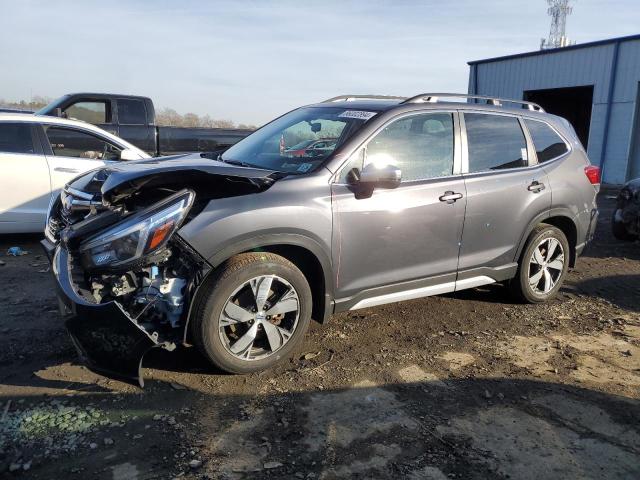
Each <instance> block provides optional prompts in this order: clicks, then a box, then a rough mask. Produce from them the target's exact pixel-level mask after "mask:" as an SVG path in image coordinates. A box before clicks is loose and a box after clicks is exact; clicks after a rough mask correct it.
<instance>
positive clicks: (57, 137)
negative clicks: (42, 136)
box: [46, 127, 122, 160]
mask: <svg viewBox="0 0 640 480" xmlns="http://www.w3.org/2000/svg"><path fill="white" fill-rule="evenodd" d="M46 133H47V138H48V139H49V143H50V144H51V150H53V154H54V155H55V156H56V157H74V158H88V159H91V160H119V159H120V151H121V150H122V149H121V148H120V147H118V146H117V145H115V144H113V143H111V142H108V141H106V140H104V139H102V138H100V137H97V136H95V135H92V134H91V133H88V132H84V131H81V130H75V129H71V128H60V127H48V128H47V130H46Z"/></svg>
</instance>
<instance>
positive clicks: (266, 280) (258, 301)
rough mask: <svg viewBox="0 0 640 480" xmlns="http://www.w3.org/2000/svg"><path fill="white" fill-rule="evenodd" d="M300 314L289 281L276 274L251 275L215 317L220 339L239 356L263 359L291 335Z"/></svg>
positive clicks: (296, 295)
mask: <svg viewBox="0 0 640 480" xmlns="http://www.w3.org/2000/svg"><path fill="white" fill-rule="evenodd" d="M299 315H300V299H299V298H298V293H297V292H296V290H295V289H294V288H293V286H292V285H291V284H290V283H289V282H287V281H286V280H285V279H284V278H281V277H279V276H277V275H262V276H259V277H254V278H252V279H250V280H249V281H247V282H245V283H243V284H242V285H241V286H239V287H238V288H237V289H236V290H234V292H233V293H232V294H231V295H230V296H229V298H228V299H227V301H226V302H225V305H224V307H223V309H222V312H221V313H220V317H219V320H218V325H219V334H220V339H221V340H222V344H223V345H224V347H225V349H226V350H227V352H229V353H230V354H231V355H233V356H234V357H236V358H238V359H241V360H245V361H251V360H260V359H264V358H266V357H268V356H270V355H273V354H274V353H275V352H277V351H278V350H280V349H281V348H282V347H283V346H284V345H285V344H286V343H287V342H288V341H289V339H291V337H292V336H293V334H294V332H295V330H296V327H297V325H298V319H299Z"/></svg>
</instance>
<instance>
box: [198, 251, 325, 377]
mask: <svg viewBox="0 0 640 480" xmlns="http://www.w3.org/2000/svg"><path fill="white" fill-rule="evenodd" d="M202 288H205V289H206V290H205V291H204V294H205V295H206V297H204V298H203V300H202V301H201V302H200V306H199V308H198V309H197V311H196V315H195V316H194V318H193V324H192V334H193V339H194V343H195V344H196V345H197V346H198V348H199V349H200V351H201V352H202V353H203V354H204V355H205V356H206V357H207V358H208V359H209V360H210V361H211V362H212V363H213V364H214V365H216V366H217V367H219V368H221V369H222V370H224V371H226V372H229V373H239V374H244V373H252V372H257V371H261V370H266V369H268V368H270V367H272V366H273V365H275V364H276V363H278V362H279V361H281V360H283V359H286V358H288V357H289V356H290V355H291V353H292V352H293V350H294V349H295V348H296V346H298V345H299V344H300V342H301V341H302V339H303V337H304V334H305V332H306V331H307V328H308V327H309V321H310V319H311V310H312V298H311V289H310V288H309V284H308V283H307V280H306V278H305V276H304V275H303V274H302V272H301V271H300V270H299V269H298V268H297V267H296V266H295V265H294V264H293V263H291V262H290V261H289V260H287V259H285V258H283V257H280V256H279V255H275V254H272V253H243V254H240V255H237V256H235V257H233V258H232V259H230V260H229V261H227V262H226V263H225V264H223V265H221V266H220V267H219V268H218V269H217V270H216V271H215V272H213V273H212V274H211V276H210V277H209V278H208V279H207V282H206V284H205V285H203V286H202Z"/></svg>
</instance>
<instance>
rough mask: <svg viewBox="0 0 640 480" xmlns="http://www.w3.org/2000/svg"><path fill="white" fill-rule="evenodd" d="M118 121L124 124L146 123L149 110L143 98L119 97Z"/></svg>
mask: <svg viewBox="0 0 640 480" xmlns="http://www.w3.org/2000/svg"><path fill="white" fill-rule="evenodd" d="M117 103H118V123H120V124H122V125H144V124H145V123H146V120H147V110H146V109H145V108H144V102H143V101H142V100H129V99H118V102H117Z"/></svg>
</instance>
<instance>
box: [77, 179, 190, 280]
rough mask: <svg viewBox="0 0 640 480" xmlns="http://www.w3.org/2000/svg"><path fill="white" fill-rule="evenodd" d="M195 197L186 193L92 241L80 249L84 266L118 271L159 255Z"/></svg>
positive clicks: (172, 197)
mask: <svg viewBox="0 0 640 480" xmlns="http://www.w3.org/2000/svg"><path fill="white" fill-rule="evenodd" d="M194 197H195V195H194V193H193V192H192V191H190V190H183V191H181V192H178V193H176V194H174V195H172V196H170V197H169V198H166V199H165V200H163V201H161V202H158V203H156V204H154V205H152V206H150V207H148V208H146V209H145V210H143V211H142V212H139V213H136V214H135V215H132V216H130V217H128V218H127V219H125V220H123V221H121V222H119V223H117V224H115V225H113V226H112V227H110V228H109V229H107V230H105V231H104V232H101V233H99V234H98V235H96V236H94V237H92V238H89V239H88V240H87V241H85V242H83V243H82V244H81V245H80V254H81V256H82V262H83V264H84V266H85V267H86V268H100V267H117V266H121V265H123V264H128V263H132V262H136V261H138V260H140V259H141V258H143V257H145V256H147V255H150V254H152V253H155V252H157V251H158V250H160V249H161V248H162V247H164V246H165V245H166V244H167V242H168V241H169V239H170V238H171V236H172V235H173V234H174V232H175V231H176V230H177V229H178V228H179V227H180V225H181V224H182V222H183V221H184V219H185V217H186V216H187V213H188V212H189V209H190V208H191V205H192V204H193V199H194Z"/></svg>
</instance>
